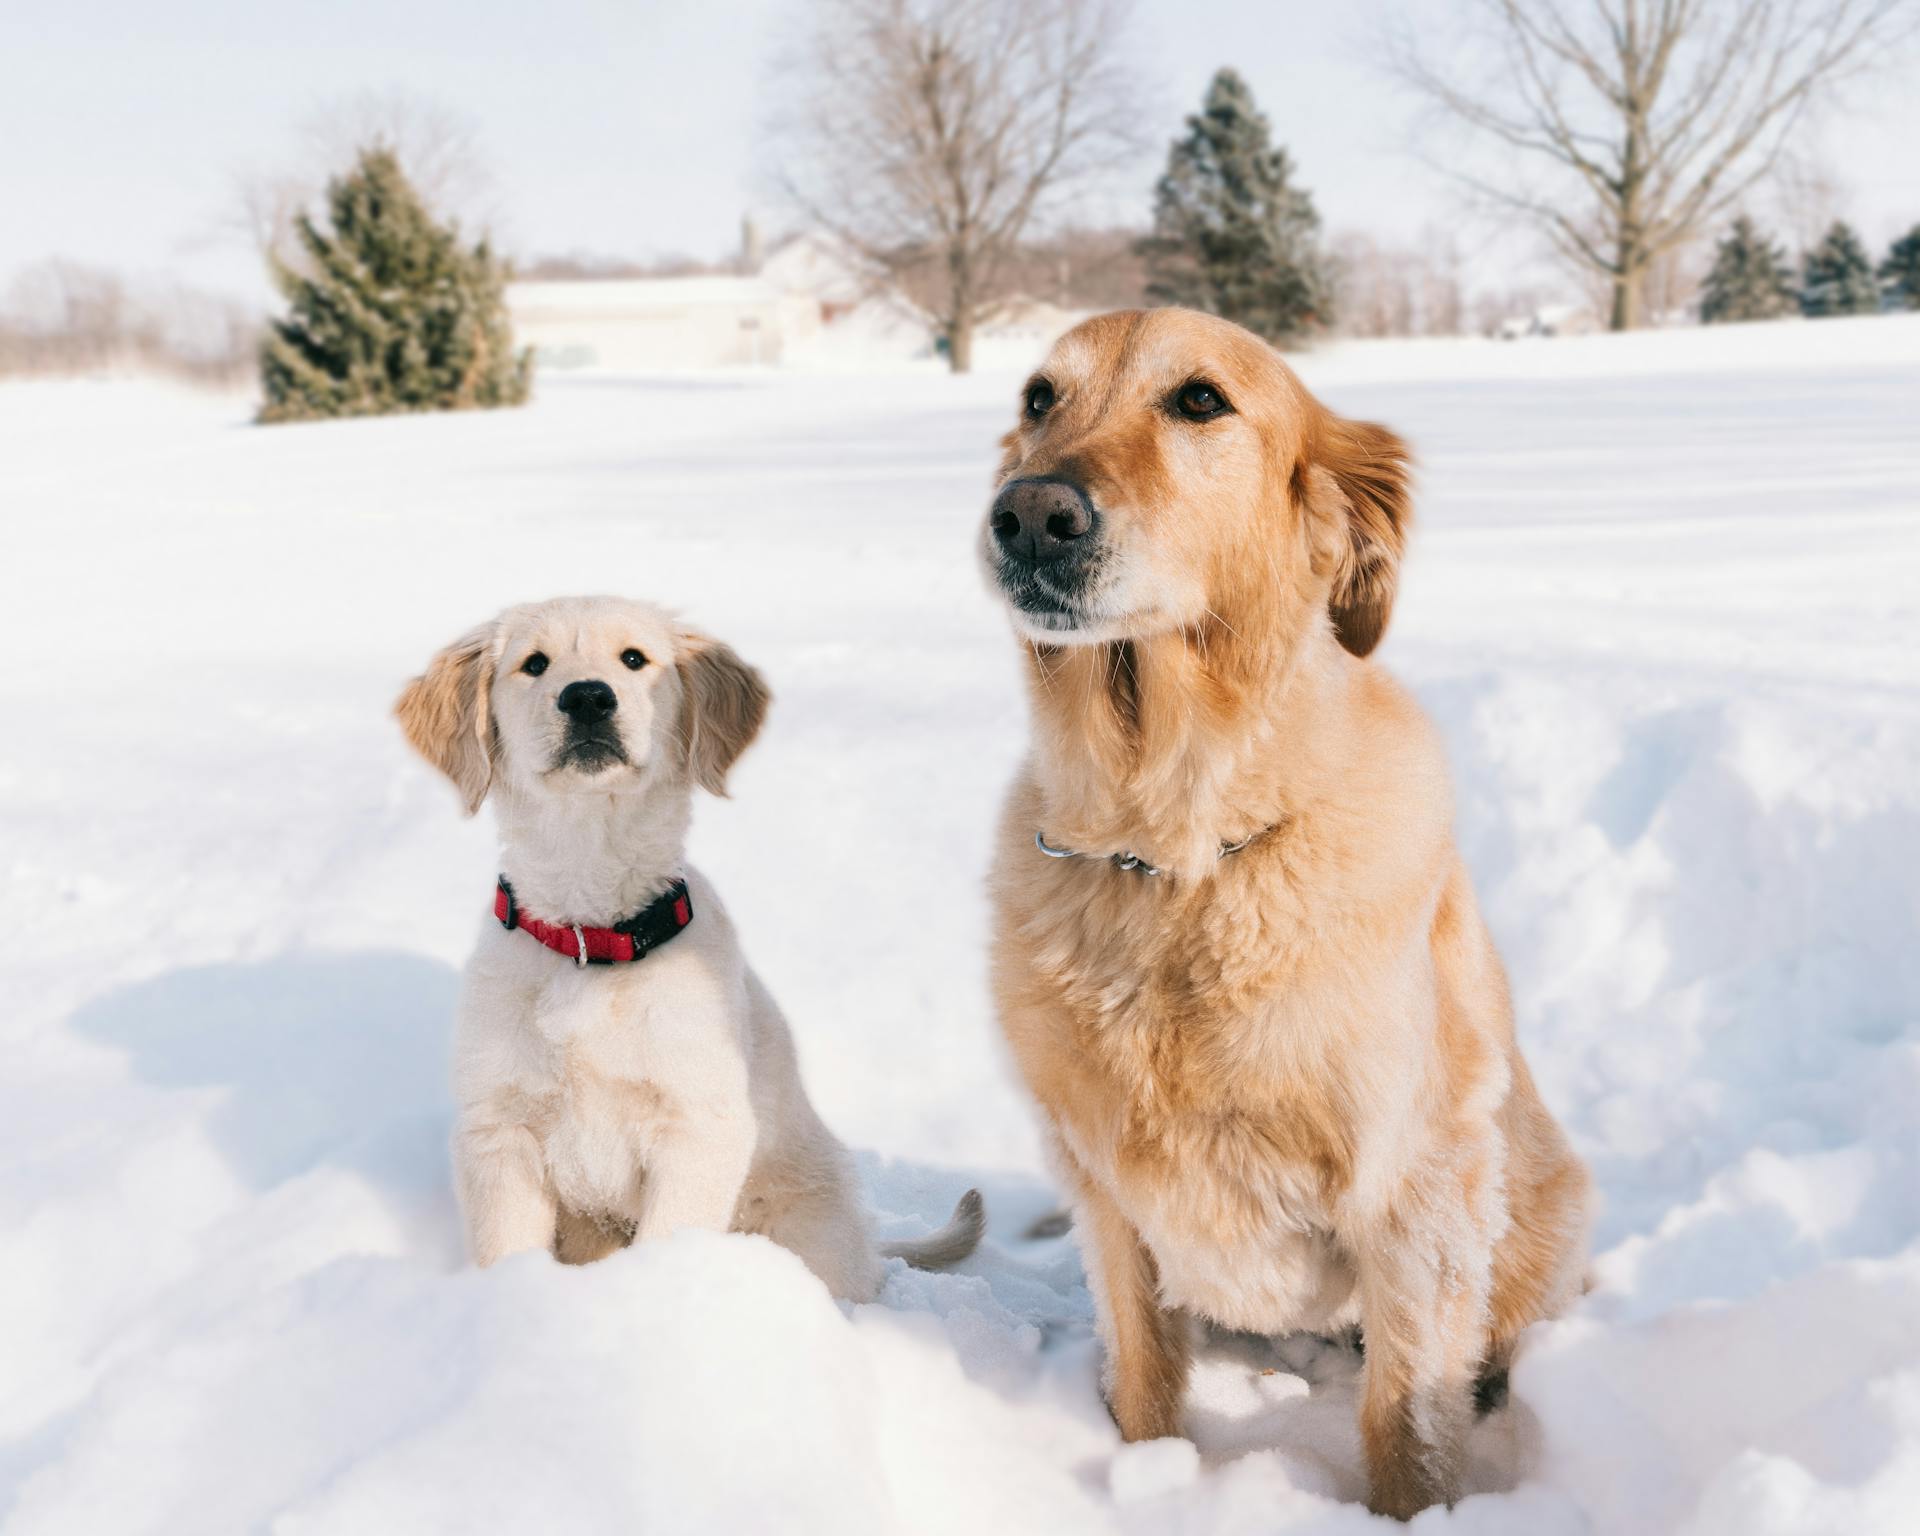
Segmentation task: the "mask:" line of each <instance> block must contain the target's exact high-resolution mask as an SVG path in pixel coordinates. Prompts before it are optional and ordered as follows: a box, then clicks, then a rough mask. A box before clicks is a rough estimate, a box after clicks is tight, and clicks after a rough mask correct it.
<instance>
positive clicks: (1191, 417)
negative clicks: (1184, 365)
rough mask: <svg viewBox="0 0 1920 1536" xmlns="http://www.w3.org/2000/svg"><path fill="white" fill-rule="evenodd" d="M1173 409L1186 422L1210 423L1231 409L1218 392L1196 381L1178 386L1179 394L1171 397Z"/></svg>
mask: <svg viewBox="0 0 1920 1536" xmlns="http://www.w3.org/2000/svg"><path fill="white" fill-rule="evenodd" d="M1173 408H1174V409H1175V410H1176V411H1178V412H1179V413H1180V414H1181V415H1182V416H1184V417H1186V418H1187V420H1188V421H1211V420H1213V418H1214V417H1216V416H1224V415H1226V414H1227V412H1228V411H1229V410H1231V409H1232V407H1231V406H1229V405H1228V404H1227V402H1226V399H1225V398H1224V397H1223V396H1222V395H1221V393H1220V391H1219V390H1217V389H1215V388H1214V387H1213V386H1212V385H1211V384H1203V383H1201V382H1200V381H1199V380H1198V379H1195V380H1194V381H1193V382H1192V383H1191V384H1183V385H1181V386H1180V393H1179V394H1177V395H1175V396H1174V397H1173Z"/></svg>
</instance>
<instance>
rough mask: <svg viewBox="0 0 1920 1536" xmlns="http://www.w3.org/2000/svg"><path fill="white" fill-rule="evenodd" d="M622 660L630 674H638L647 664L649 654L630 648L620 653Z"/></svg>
mask: <svg viewBox="0 0 1920 1536" xmlns="http://www.w3.org/2000/svg"><path fill="white" fill-rule="evenodd" d="M620 660H621V662H622V663H623V664H624V665H625V667H626V669H627V670H628V671H629V672H638V671H639V670H640V669H641V668H642V667H644V666H645V665H646V664H647V653H646V652H645V651H636V650H635V649H634V648H633V647H632V646H628V647H627V648H626V649H625V650H624V651H622V652H621V653H620Z"/></svg>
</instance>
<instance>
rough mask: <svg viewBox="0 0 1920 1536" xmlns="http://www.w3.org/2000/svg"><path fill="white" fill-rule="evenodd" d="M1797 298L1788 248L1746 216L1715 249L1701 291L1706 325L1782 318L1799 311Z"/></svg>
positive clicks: (1735, 223) (1703, 322)
mask: <svg viewBox="0 0 1920 1536" xmlns="http://www.w3.org/2000/svg"><path fill="white" fill-rule="evenodd" d="M1796 298H1797V295H1796V293H1795V291H1794V286H1793V269H1792V268H1791V267H1790V266H1788V264H1787V255H1786V252H1785V251H1783V250H1782V249H1780V247H1778V246H1776V245H1774V244H1773V242H1772V241H1770V240H1768V239H1767V237H1766V236H1765V235H1763V234H1761V233H1760V231H1759V230H1757V229H1755V228H1754V226H1753V220H1751V219H1749V218H1748V217H1747V216H1746V215H1745V214H1742V215H1741V216H1740V217H1739V218H1737V219H1735V220H1734V221H1733V228H1732V229H1730V230H1729V231H1728V232H1727V237H1726V239H1724V240H1722V241H1721V242H1720V244H1719V247H1718V248H1717V249H1716V250H1715V252H1714V257H1713V270H1712V271H1710V272H1709V273H1707V280H1706V282H1705V284H1704V285H1703V286H1702V287H1701V290H1700V321H1701V323H1702V324H1703V325H1715V324H1719V323H1721V322H1724V321H1732V320H1774V319H1778V318H1779V317H1780V316H1781V315H1785V314H1791V313H1792V312H1793V310H1794V308H1795V307H1796Z"/></svg>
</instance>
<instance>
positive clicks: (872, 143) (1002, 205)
mask: <svg viewBox="0 0 1920 1536" xmlns="http://www.w3.org/2000/svg"><path fill="white" fill-rule="evenodd" d="M1124 19H1125V6H1124V0H820V4H819V5H818V6H817V7H816V9H815V13H814V21H813V24H812V27H811V29H810V30H809V31H808V32H807V34H806V35H805V36H804V37H802V38H800V39H798V40H797V41H796V43H795V45H794V46H793V47H792V48H790V49H789V50H788V53H787V57H785V58H784V59H783V60H782V61H781V63H780V66H779V80H778V85H779V87H780V89H779V95H780V96H781V97H783V98H784V99H783V100H782V101H781V104H780V106H779V107H778V108H777V109H776V111H775V113H774V115H773V119H772V121H771V123H770V124H769V127H770V129H771V133H770V137H771V139H772V142H773V143H774V144H775V145H776V146H777V150H776V153H777V156H778V165H777V168H776V175H777V176H778V179H779V181H780V183H781V185H782V187H783V188H784V189H785V191H786V194H787V196H788V197H789V198H790V199H791V200H792V201H793V202H794V203H795V204H796V205H797V206H798V207H799V209H800V210H801V211H802V212H803V213H804V214H805V215H806V216H807V217H809V218H810V219H812V220H813V221H814V222H816V223H818V224H820V225H821V226H823V227H824V228H825V229H827V230H828V231H829V232H830V233H832V234H833V235H835V236H836V237H838V238H839V239H840V240H841V241H842V242H843V243H844V244H846V245H847V246H848V247H849V248H851V249H852V250H853V251H854V252H855V253H857V254H858V255H859V256H860V257H861V258H862V259H864V260H865V261H867V262H868V263H870V264H871V265H872V267H873V268H874V270H875V271H876V273H879V274H882V275H883V276H884V277H885V278H886V279H887V280H889V281H890V282H891V283H892V284H893V286H894V287H895V289H896V291H897V292H898V293H900V294H901V296H903V297H905V298H906V299H907V300H908V301H909V302H911V303H913V304H914V305H915V307H916V308H918V309H920V310H921V311H922V312H923V315H924V317H925V318H926V319H927V321H928V323H929V324H930V325H932V326H933V327H934V328H935V330H936V331H937V332H938V334H940V335H942V336H943V337H944V338H945V339H946V343H947V347H948V356H949V361H950V362H951V364H952V367H953V369H954V371H955V372H965V371H966V370H967V368H968V367H969V366H970V365H971V363H972V357H973V335H974V329H975V327H976V326H977V325H979V324H980V323H981V322H982V321H983V320H985V319H987V318H990V317H991V315H992V314H993V312H994V310H995V309H996V307H997V306H998V305H999V304H1000V303H1001V302H1002V301H1004V299H1005V298H1006V297H1007V296H1008V286H1007V285H1008V281H1009V272H1010V267H1011V265H1012V263H1011V261H1010V258H1011V256H1012V254H1013V253H1014V252H1015V251H1016V249H1017V248H1018V247H1019V245H1020V243H1021V238H1022V236H1023V235H1024V234H1025V233H1026V232H1027V231H1028V230H1029V229H1030V228H1032V227H1033V226H1034V225H1035V224H1036V223H1037V222H1039V221H1041V220H1043V219H1044V218H1045V217H1046V216H1048V215H1049V214H1051V213H1052V212H1054V211H1055V210H1056V209H1058V207H1059V206H1060V205H1061V203H1062V202H1063V201H1064V199H1065V198H1066V196H1067V195H1068V194H1069V193H1070V192H1072V191H1074V190H1075V189H1077V188H1080V187H1084V186H1086V185H1087V184H1088V182H1089V180H1090V179H1091V178H1094V177H1097V176H1098V175H1100V174H1101V173H1102V172H1104V171H1106V170H1109V169H1111V168H1113V167H1114V166H1115V165H1117V164H1119V163H1121V162H1122V161H1123V160H1125V159H1126V158H1127V157H1129V156H1131V155H1132V154H1133V153H1135V152H1136V151H1137V148H1138V143H1137V140H1136V138H1135V136H1134V132H1133V120H1134V117H1135V115H1136V111H1137V108H1135V109H1134V110H1130V107H1132V106H1133V103H1134V96H1133V90H1132V85H1131V82H1130V81H1129V80H1128V78H1127V76H1126V74H1125V72H1124V70H1123V69H1122V68H1121V66H1120V64H1119V63H1118V54H1119V47H1120V39H1121V34H1122V23H1123V21H1124Z"/></svg>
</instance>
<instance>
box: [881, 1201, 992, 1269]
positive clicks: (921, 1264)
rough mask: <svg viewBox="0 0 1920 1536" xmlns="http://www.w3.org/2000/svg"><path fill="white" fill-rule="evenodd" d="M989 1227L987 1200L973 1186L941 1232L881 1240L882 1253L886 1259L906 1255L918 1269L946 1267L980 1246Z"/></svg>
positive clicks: (910, 1262) (955, 1208)
mask: <svg viewBox="0 0 1920 1536" xmlns="http://www.w3.org/2000/svg"><path fill="white" fill-rule="evenodd" d="M986 1230H987V1202H986V1201H984V1200H982V1199H981V1198H980V1191H979V1190H977V1189H970V1190H968V1191H967V1192H966V1193H965V1194H964V1195H962V1196H961V1197H960V1203H959V1204H958V1205H956V1206H955V1207H954V1208H953V1215H952V1216H951V1217H949V1218H948V1220H947V1224H946V1225H945V1226H944V1227H942V1228H941V1229H940V1230H939V1231H938V1232H930V1233H928V1234H927V1236H925V1237H914V1238H908V1239H907V1240H906V1241H904V1242H898V1243H882V1244H881V1245H880V1255H881V1257H882V1258H887V1259H905V1260H906V1261H907V1262H908V1263H909V1264H911V1265H912V1266H913V1267H914V1268H915V1269H944V1268H946V1266H947V1265H949V1264H958V1263H959V1262H960V1261H961V1260H962V1259H964V1258H965V1257H966V1256H967V1255H968V1254H970V1253H972V1252H973V1250H974V1249H975V1248H976V1247H978V1246H979V1243H980V1238H981V1235H982V1234H983V1233H984V1232H985V1231H986Z"/></svg>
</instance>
